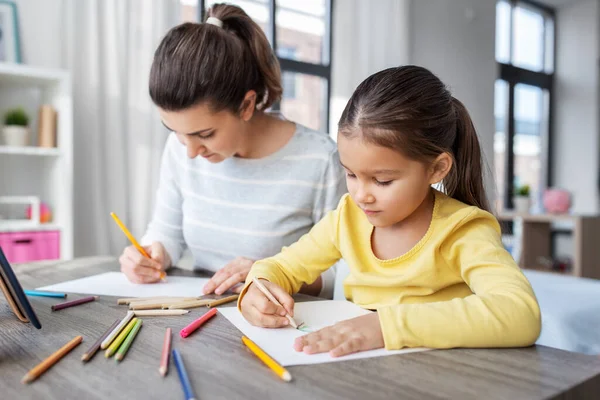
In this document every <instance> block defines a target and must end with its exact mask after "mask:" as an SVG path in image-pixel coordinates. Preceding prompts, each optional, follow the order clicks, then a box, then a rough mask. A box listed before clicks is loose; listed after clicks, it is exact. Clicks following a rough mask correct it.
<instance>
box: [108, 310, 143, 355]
mask: <svg viewBox="0 0 600 400" xmlns="http://www.w3.org/2000/svg"><path fill="white" fill-rule="evenodd" d="M137 320H138V319H137V318H133V319H132V320H131V321H129V323H128V324H127V326H126V327H125V328H123V330H122V331H121V333H119V336H117V338H116V339H115V340H114V341H113V342H112V343H111V344H110V346H108V349H106V351H105V352H104V356H105V357H106V358H109V357H112V355H113V354H115V352H116V351H117V350H118V348H119V346H120V345H121V343H123V340H125V338H126V337H127V335H128V334H129V332H130V331H131V329H133V326H134V325H135V323H136V322H137Z"/></svg>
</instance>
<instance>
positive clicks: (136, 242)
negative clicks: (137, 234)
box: [110, 212, 167, 279]
mask: <svg viewBox="0 0 600 400" xmlns="http://www.w3.org/2000/svg"><path fill="white" fill-rule="evenodd" d="M110 216H111V217H113V219H114V220H115V222H116V223H117V225H119V228H121V230H122V231H123V233H124V234H125V236H127V239H129V241H130V242H131V244H133V245H134V246H135V248H136V249H138V251H139V252H140V253H142V255H143V256H144V257H146V258H152V257H150V255H149V254H148V253H146V250H144V248H143V247H142V246H140V244H139V243H138V241H137V240H135V238H134V237H133V235H132V234H131V232H129V229H127V227H126V226H125V225H124V224H123V223H122V222H121V220H120V219H119V217H117V214H115V213H114V212H111V213H110ZM166 276H167V274H165V272H164V271H161V272H160V279H165V277H166Z"/></svg>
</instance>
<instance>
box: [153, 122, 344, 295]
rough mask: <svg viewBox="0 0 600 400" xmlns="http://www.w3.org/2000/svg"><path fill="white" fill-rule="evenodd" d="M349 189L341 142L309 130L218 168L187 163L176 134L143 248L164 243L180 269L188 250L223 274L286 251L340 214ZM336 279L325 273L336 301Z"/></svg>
mask: <svg viewBox="0 0 600 400" xmlns="http://www.w3.org/2000/svg"><path fill="white" fill-rule="evenodd" d="M345 192H346V182H345V179H344V171H343V169H342V167H341V165H340V163H339V157H338V153H337V149H336V145H335V143H334V142H333V141H332V140H331V139H330V138H329V136H327V135H326V134H324V133H320V132H316V131H313V130H310V129H309V128H306V127H304V126H301V125H297V128H296V132H295V134H294V135H293V136H292V138H291V139H290V141H289V142H288V143H287V144H286V145H285V146H284V147H282V148H281V149H280V150H278V151H277V152H275V153H273V154H271V155H269V156H267V157H264V158H260V159H243V158H238V157H233V158H229V159H226V160H224V161H222V162H220V163H218V164H212V163H210V162H208V161H206V160H204V159H202V158H201V157H196V158H194V159H190V158H188V157H187V155H186V148H185V146H184V145H182V144H181V143H180V142H179V141H178V140H177V138H176V137H175V135H174V134H171V135H170V137H169V138H168V140H167V143H166V146H165V150H164V153H163V157H162V166H161V175H160V182H159V186H158V190H157V196H156V204H155V208H154V214H153V217H152V220H151V222H150V224H149V226H148V229H147V231H146V234H145V235H144V237H143V238H142V243H144V244H150V243H151V242H153V241H158V242H161V243H162V244H163V245H164V246H165V248H166V250H167V252H168V253H169V256H170V257H171V260H172V264H173V265H176V264H177V262H178V261H179V259H180V257H181V255H182V253H183V251H184V250H185V248H186V247H187V248H189V250H190V251H191V253H192V255H193V259H194V267H195V268H197V269H206V270H210V271H217V270H219V269H220V268H222V267H224V266H225V265H226V264H227V263H228V262H230V261H231V260H233V259H234V258H235V257H238V256H242V257H247V258H249V259H252V260H259V259H262V258H266V257H270V256H273V255H275V254H277V253H279V252H280V251H281V249H282V247H284V246H288V245H290V244H292V243H294V242H296V241H297V240H298V239H299V238H300V237H301V236H302V235H304V234H305V233H307V232H308V231H309V230H310V228H311V227H312V226H313V225H314V224H315V223H316V222H318V221H319V220H320V219H321V218H322V217H323V216H324V215H325V213H326V212H328V211H330V210H332V209H335V207H336V206H337V204H338V202H339V200H340V198H341V196H342V195H343V194H344V193H345ZM334 280H335V268H332V269H331V270H330V271H328V272H326V273H324V274H323V283H324V285H323V290H322V291H321V294H322V295H323V296H326V297H330V296H331V294H332V292H333V286H334Z"/></svg>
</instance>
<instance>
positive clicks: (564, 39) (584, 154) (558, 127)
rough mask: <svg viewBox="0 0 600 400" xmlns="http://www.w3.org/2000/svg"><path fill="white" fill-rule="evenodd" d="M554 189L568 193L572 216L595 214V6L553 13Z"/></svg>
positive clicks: (594, 0)
mask: <svg viewBox="0 0 600 400" xmlns="http://www.w3.org/2000/svg"><path fill="white" fill-rule="evenodd" d="M556 19H557V53H558V55H559V56H558V57H557V60H556V78H555V84H556V90H555V96H556V97H555V98H556V102H555V113H554V116H555V120H554V121H555V129H554V168H553V183H554V186H557V187H562V188H564V189H567V190H569V191H570V192H571V193H572V194H573V211H574V212H576V213H597V212H598V211H599V210H600V207H599V203H598V201H599V199H598V179H599V177H598V169H599V167H600V159H599V149H600V144H599V140H598V136H599V134H600V126H599V121H598V113H599V101H598V99H599V93H600V91H599V79H598V61H599V52H600V49H599V45H598V43H599V42H600V40H599V39H600V35H599V31H600V28H599V26H600V22H599V21H600V7H599V2H598V0H587V1H583V2H578V3H575V4H574V5H572V6H569V7H564V8H561V9H559V10H558V12H557V15H556Z"/></svg>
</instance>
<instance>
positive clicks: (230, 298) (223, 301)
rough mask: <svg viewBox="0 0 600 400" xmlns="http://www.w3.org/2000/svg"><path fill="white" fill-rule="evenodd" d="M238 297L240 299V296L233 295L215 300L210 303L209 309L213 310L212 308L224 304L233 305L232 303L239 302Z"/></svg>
mask: <svg viewBox="0 0 600 400" xmlns="http://www.w3.org/2000/svg"><path fill="white" fill-rule="evenodd" d="M238 297H240V295H239V294H232V295H231V296H227V297H223V298H222V299H215V300H213V301H211V302H210V303H208V307H209V308H211V307H216V306H220V305H222V304H226V303H231V302H232V301H235V300H237V299H238Z"/></svg>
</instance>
